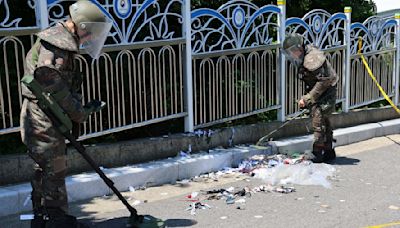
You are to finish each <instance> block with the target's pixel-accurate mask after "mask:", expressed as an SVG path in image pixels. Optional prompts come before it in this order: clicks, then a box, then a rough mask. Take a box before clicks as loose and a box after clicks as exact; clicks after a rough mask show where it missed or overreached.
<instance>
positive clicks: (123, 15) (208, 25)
mask: <svg viewBox="0 0 400 228" xmlns="http://www.w3.org/2000/svg"><path fill="white" fill-rule="evenodd" d="M91 1H93V2H94V3H96V4H97V5H98V6H99V7H101V9H102V10H103V11H104V13H106V14H107V16H108V17H109V18H110V19H112V20H113V27H112V30H111V32H110V34H109V37H108V39H107V41H106V44H107V45H106V47H105V48H104V54H102V55H101V57H100V58H99V59H98V60H91V59H90V58H88V56H87V55H86V54H85V52H84V50H83V51H82V53H81V54H80V55H78V56H77V58H76V63H77V65H78V66H79V68H80V70H81V71H82V73H83V75H84V77H85V78H84V79H85V80H84V83H83V86H82V94H83V100H84V102H87V101H89V100H92V99H100V100H103V101H106V102H107V104H108V105H107V108H106V109H104V110H103V111H101V112H100V113H97V114H95V115H93V116H91V117H90V119H89V120H88V121H87V122H86V123H84V124H83V125H82V130H81V137H80V138H81V139H85V138H89V137H95V136H99V135H104V134H108V133H111V132H116V131H121V130H125V129H130V128H134V127H140V126H144V125H148V124H151V123H156V122H160V121H166V120H169V119H173V118H185V130H186V131H193V130H194V129H196V128H202V127H208V126H211V125H214V124H218V123H223V122H226V121H230V120H233V119H238V118H243V117H246V116H249V115H254V114H257V113H262V112H266V111H269V110H278V112H279V114H278V118H279V119H280V120H284V119H285V118H286V117H287V116H290V115H293V114H295V113H296V112H297V111H298V109H297V104H296V101H297V100H298V99H299V98H300V96H301V95H302V94H303V92H304V88H303V85H302V83H301V82H300V81H299V80H298V79H297V78H296V69H295V68H294V67H293V66H292V65H291V63H289V62H287V61H286V60H285V58H284V56H283V55H282V53H281V52H280V45H281V43H282V41H283V39H284V37H285V35H286V34H287V33H292V32H296V33H300V34H302V35H304V37H305V39H306V42H307V43H308V44H313V45H316V46H318V47H319V48H321V49H322V50H324V51H325V53H326V56H327V58H328V60H329V61H330V62H331V63H332V65H333V67H334V68H335V70H336V72H337V73H338V74H339V76H340V81H339V82H338V94H337V95H338V100H337V102H338V103H342V105H343V109H344V111H346V112H347V111H349V110H350V109H353V108H356V107H360V106H362V105H366V104H370V103H372V102H375V101H378V100H381V99H383V98H382V96H381V95H380V94H379V92H378V90H377V89H376V87H375V86H374V85H373V84H372V81H371V80H370V78H369V76H368V75H367V74H366V71H365V68H364V67H363V65H362V63H361V61H360V59H359V57H358V56H357V45H358V44H357V41H358V37H360V36H361V37H362V39H363V41H364V42H363V49H362V52H363V54H364V55H365V56H366V57H367V58H368V61H369V63H370V66H371V67H372V70H373V72H374V73H375V74H376V76H377V78H378V81H379V82H380V83H381V84H382V86H383V88H384V89H385V90H386V91H387V92H388V93H389V94H390V96H392V98H393V99H394V100H395V102H396V104H397V103H398V97H399V96H398V90H399V89H398V78H399V62H400V57H399V56H400V55H399V49H400V45H399V44H400V27H399V25H400V23H399V21H400V18H396V19H393V18H386V19H379V18H375V17H374V18H370V19H368V20H367V21H366V22H364V23H363V24H360V23H353V24H351V10H350V9H347V10H346V11H345V13H340V12H339V13H336V14H333V15H331V14H329V13H327V12H326V11H323V10H313V11H311V12H309V13H308V14H306V15H305V16H304V17H303V18H288V19H286V15H285V14H286V9H285V3H284V1H278V5H277V6H275V5H265V6H257V5H255V4H253V3H251V2H250V1H248V0H231V1H229V2H227V3H225V4H223V5H222V6H221V7H219V8H218V9H194V10H192V9H191V8H190V1H189V0H170V1H156V0H137V1H132V0H114V1H111V0H98V1H96V0H91ZM35 3H36V4H35ZM70 3H71V1H69V0H47V1H33V0H27V1H25V3H24V4H26V9H25V8H24V10H23V11H21V10H18V9H13V8H12V7H16V6H15V5H13V4H11V1H9V0H0V9H1V10H2V12H5V14H4V15H3V14H2V15H1V16H0V47H1V48H0V62H1V63H2V66H1V67H0V135H1V134H7V133H11V132H17V131H19V127H18V126H19V112H20V106H21V101H22V98H21V93H20V85H19V83H18V82H19V80H20V78H21V77H22V76H23V65H24V58H25V55H26V53H27V52H28V50H29V48H30V47H31V45H32V43H33V42H34V39H35V37H34V35H33V34H34V33H35V32H37V31H39V30H40V29H43V28H45V27H47V26H51V25H54V24H55V23H57V21H59V20H63V19H65V18H66V16H67V14H68V10H67V7H68V5H69V4H70ZM19 6H20V5H19ZM28 14H29V15H30V16H28Z"/></svg>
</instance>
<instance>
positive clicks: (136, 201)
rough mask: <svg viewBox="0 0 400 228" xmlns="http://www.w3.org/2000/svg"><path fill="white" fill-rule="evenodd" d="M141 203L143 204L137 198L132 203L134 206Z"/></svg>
mask: <svg viewBox="0 0 400 228" xmlns="http://www.w3.org/2000/svg"><path fill="white" fill-rule="evenodd" d="M139 204H141V202H140V200H135V201H133V203H132V205H133V206H137V205H139Z"/></svg>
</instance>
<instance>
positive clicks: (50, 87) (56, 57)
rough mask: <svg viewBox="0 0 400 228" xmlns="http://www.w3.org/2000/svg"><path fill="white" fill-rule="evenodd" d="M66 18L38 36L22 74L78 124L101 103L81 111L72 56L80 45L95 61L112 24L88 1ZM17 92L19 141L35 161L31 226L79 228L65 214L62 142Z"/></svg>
mask: <svg viewBox="0 0 400 228" xmlns="http://www.w3.org/2000/svg"><path fill="white" fill-rule="evenodd" d="M69 13H70V18H69V19H68V20H66V21H64V22H60V23H58V24H56V25H55V26H54V27H50V28H47V29H45V30H44V31H42V32H39V33H38V34H37V36H38V41H37V42H36V44H35V45H34V46H33V47H32V49H31V50H30V51H29V52H28V54H27V57H26V67H25V75H33V77H34V79H35V80H36V81H37V82H38V83H39V84H40V87H41V88H43V90H44V91H43V92H46V93H49V94H51V96H52V97H53V98H54V99H55V100H56V104H54V105H56V106H58V108H61V109H60V110H62V111H63V112H64V113H65V114H66V115H65V116H66V117H67V118H69V119H70V120H72V121H74V122H76V123H82V122H84V121H85V120H86V119H87V117H88V115H89V114H90V113H93V112H96V111H99V110H100V109H101V107H102V105H101V102H100V101H92V102H89V103H88V104H87V105H85V106H82V104H81V96H80V95H79V94H78V91H79V88H80V87H81V82H82V79H81V76H80V74H79V73H78V72H77V69H76V66H75V65H74V56H75V54H76V53H77V52H78V50H79V45H82V46H83V47H84V48H85V50H86V52H87V53H88V54H89V55H90V56H91V57H93V58H98V56H99V54H100V51H101V49H102V47H103V45H104V42H105V40H106V38H107V35H108V33H109V31H110V29H111V26H112V23H111V22H110V20H109V19H108V18H107V17H106V16H105V15H104V14H103V13H102V11H101V10H100V8H98V7H97V6H96V5H95V4H93V3H91V2H90V1H87V0H80V1H78V2H76V3H74V4H72V5H71V6H70V8H69ZM22 93H23V96H24V102H23V105H22V110H21V137H22V141H23V142H24V144H25V145H26V146H27V148H28V154H29V156H30V157H31V158H32V159H33V160H34V162H35V166H34V176H33V178H32V181H31V184H32V206H33V212H34V215H35V217H34V220H32V222H31V227H82V224H79V223H78V222H77V220H76V218H75V217H73V216H70V215H68V214H67V213H68V200H67V192H66V188H65V175H66V169H67V164H66V156H65V152H66V145H65V139H64V137H63V136H62V134H61V133H60V132H59V131H58V130H57V129H56V127H55V126H54V124H53V123H52V122H51V120H50V119H49V118H48V116H47V115H46V114H45V113H44V112H43V110H41V109H40V107H39V105H38V102H39V100H38V99H37V98H36V96H35V95H34V93H32V91H30V90H29V89H28V87H26V86H25V85H24V84H22ZM70 120H68V121H70Z"/></svg>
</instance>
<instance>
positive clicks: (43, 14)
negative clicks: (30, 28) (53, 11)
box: [36, 1, 49, 29]
mask: <svg viewBox="0 0 400 228" xmlns="http://www.w3.org/2000/svg"><path fill="white" fill-rule="evenodd" d="M36 4H37V7H38V14H36V21H37V25H39V28H41V29H45V28H47V27H49V13H48V11H47V1H37V2H36Z"/></svg>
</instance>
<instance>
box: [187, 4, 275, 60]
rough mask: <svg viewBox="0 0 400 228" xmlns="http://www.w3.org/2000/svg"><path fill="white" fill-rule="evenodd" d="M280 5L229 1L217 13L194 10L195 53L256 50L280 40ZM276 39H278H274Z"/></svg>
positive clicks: (193, 38)
mask: <svg viewBox="0 0 400 228" xmlns="http://www.w3.org/2000/svg"><path fill="white" fill-rule="evenodd" d="M279 13H280V9H279V8H278V7H277V6H273V5H266V6H263V7H261V8H259V7H257V6H256V5H254V4H253V3H251V2H249V1H244V0H239V1H237V0H236V1H235V0H232V1H229V2H227V3H225V4H224V5H222V6H221V7H220V8H218V9H217V10H213V9H206V8H204V9H197V10H194V11H192V16H191V17H192V23H191V26H192V38H191V39H192V43H193V45H192V51H193V53H204V52H213V51H220V50H229V49H239V48H246V47H257V46H261V45H269V44H272V43H273V41H274V40H275V41H276V40H277V39H276V38H277V34H278V24H277V20H278V14H279ZM274 38H275V39H274Z"/></svg>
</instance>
